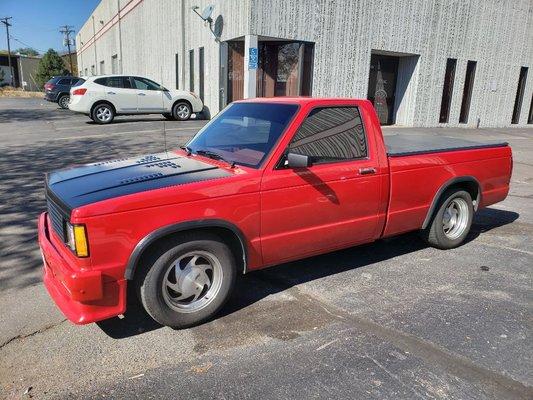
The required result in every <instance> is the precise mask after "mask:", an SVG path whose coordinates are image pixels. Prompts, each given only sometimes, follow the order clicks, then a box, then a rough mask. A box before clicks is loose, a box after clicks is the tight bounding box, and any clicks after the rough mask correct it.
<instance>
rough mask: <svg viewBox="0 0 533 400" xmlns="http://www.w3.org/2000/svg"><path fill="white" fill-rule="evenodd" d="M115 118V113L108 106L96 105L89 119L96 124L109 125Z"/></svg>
mask: <svg viewBox="0 0 533 400" xmlns="http://www.w3.org/2000/svg"><path fill="white" fill-rule="evenodd" d="M114 118H115V111H114V110H113V107H111V106H110V105H109V104H105V103H104V104H98V105H97V106H96V107H94V109H93V111H92V113H91V119H92V120H93V121H94V122H96V123H97V124H110V123H111V122H113V119H114Z"/></svg>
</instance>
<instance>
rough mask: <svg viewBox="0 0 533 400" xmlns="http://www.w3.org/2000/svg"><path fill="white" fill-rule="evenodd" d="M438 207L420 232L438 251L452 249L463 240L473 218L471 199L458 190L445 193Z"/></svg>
mask: <svg viewBox="0 0 533 400" xmlns="http://www.w3.org/2000/svg"><path fill="white" fill-rule="evenodd" d="M439 204H440V206H439V209H438V211H437V212H436V214H435V215H434V217H433V218H432V220H431V222H430V224H429V225H428V227H427V228H426V229H424V230H422V232H421V236H422V238H423V239H424V240H425V241H426V242H427V243H428V244H429V245H431V246H433V247H436V248H438V249H443V250H446V249H453V248H454V247H457V246H459V245H460V244H461V243H463V241H464V240H465V238H466V236H467V235H468V232H469V231H470V227H471V226H472V219H473V217H474V206H473V204H472V197H471V196H470V194H469V193H468V192H465V191H464V190H458V189H450V190H448V191H446V192H445V193H444V194H443V196H442V197H441V200H440V202H439Z"/></svg>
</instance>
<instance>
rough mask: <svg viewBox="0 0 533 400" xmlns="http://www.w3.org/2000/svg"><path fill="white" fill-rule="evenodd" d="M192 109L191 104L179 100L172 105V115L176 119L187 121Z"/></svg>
mask: <svg viewBox="0 0 533 400" xmlns="http://www.w3.org/2000/svg"><path fill="white" fill-rule="evenodd" d="M191 114H192V109H191V106H190V105H189V104H187V103H185V102H179V103H176V104H174V107H172V116H173V117H174V119H177V120H178V121H187V120H188V119H189V118H191Z"/></svg>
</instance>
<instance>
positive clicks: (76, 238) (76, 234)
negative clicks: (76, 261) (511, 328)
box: [66, 222, 89, 257]
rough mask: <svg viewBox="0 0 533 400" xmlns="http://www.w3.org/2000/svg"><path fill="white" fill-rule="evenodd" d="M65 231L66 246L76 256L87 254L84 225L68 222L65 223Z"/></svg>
mask: <svg viewBox="0 0 533 400" xmlns="http://www.w3.org/2000/svg"><path fill="white" fill-rule="evenodd" d="M66 228H67V229H66V231H67V246H68V247H70V249H71V250H72V251H73V252H74V253H75V254H76V255H77V256H78V257H88V256H89V244H88V243H87V231H86V230H85V225H80V224H75V225H72V224H70V223H69V222H67V224H66Z"/></svg>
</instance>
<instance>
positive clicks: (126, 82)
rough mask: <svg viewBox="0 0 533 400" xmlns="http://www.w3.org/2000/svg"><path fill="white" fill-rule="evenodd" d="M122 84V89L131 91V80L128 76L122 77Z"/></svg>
mask: <svg viewBox="0 0 533 400" xmlns="http://www.w3.org/2000/svg"><path fill="white" fill-rule="evenodd" d="M122 84H123V85H124V89H133V88H132V87H131V79H130V77H129V76H123V77H122Z"/></svg>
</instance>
